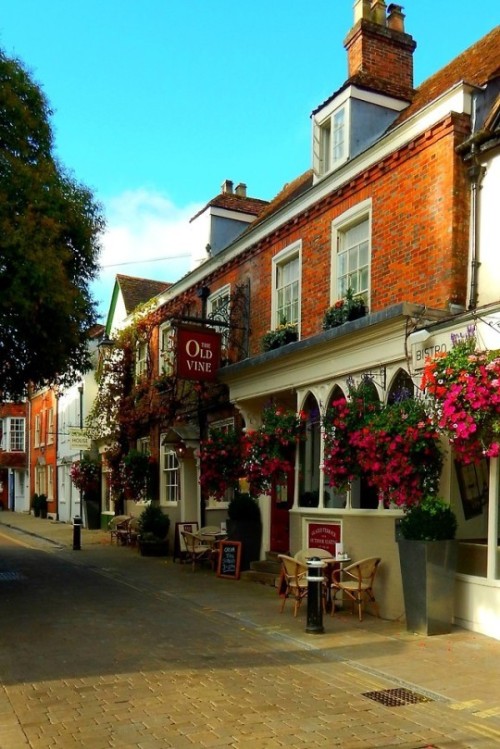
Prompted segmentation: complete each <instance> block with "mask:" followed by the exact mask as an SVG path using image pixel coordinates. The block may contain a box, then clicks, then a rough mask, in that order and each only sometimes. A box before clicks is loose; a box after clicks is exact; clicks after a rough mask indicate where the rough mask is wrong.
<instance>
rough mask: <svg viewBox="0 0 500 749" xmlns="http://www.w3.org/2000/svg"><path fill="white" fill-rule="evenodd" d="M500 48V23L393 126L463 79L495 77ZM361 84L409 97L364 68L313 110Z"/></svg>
mask: <svg viewBox="0 0 500 749" xmlns="http://www.w3.org/2000/svg"><path fill="white" fill-rule="evenodd" d="M499 48H500V26H496V27H495V28H494V29H492V30H491V31H490V32H489V34H487V35H486V36H484V37H483V38H482V39H480V40H479V41H478V42H476V43H475V44H473V45H472V46H471V47H469V48H468V49H466V50H465V51H464V52H462V53H461V54H460V55H458V57H456V58H455V59H454V60H452V61H451V62H450V63H448V65H445V67H444V68H441V70H438V72H437V73H435V74H434V75H432V76H431V77H430V78H427V80H425V81H424V82H423V83H422V84H421V85H420V86H419V87H418V88H417V89H415V91H414V96H413V97H412V100H411V103H410V105H409V106H408V107H407V108H406V109H404V110H403V111H402V112H401V114H400V115H399V116H398V117H397V119H396V120H395V122H393V124H392V125H391V128H390V129H392V128H394V127H395V126H396V125H398V124H399V123H401V122H404V121H405V120H407V119H408V118H409V117H411V116H412V115H414V114H415V113H416V112H418V111H419V110H420V109H423V107H425V106H426V105H427V104H430V103H431V102H432V101H434V99H436V98H437V97H438V96H441V95H442V94H444V93H445V91H448V89H450V88H451V87H452V86H453V85H455V84H456V83H459V82H460V81H465V82H466V83H471V84H473V85H476V86H482V85H483V84H484V83H486V81H488V80H489V79H490V78H492V77H493V76H494V75H495V73H498V71H499V69H500V59H499ZM351 85H353V86H358V87H359V88H364V89H368V90H370V91H378V92H380V91H383V92H384V93H386V94H389V95H391V96H395V97H396V98H399V99H403V100H405V99H407V96H406V95H404V94H403V93H402V91H400V90H398V89H397V88H396V87H395V88H394V89H393V90H392V91H391V90H389V87H388V85H387V82H385V83H381V82H379V81H378V79H377V78H376V77H374V76H370V75H367V74H366V73H363V71H360V72H358V73H356V75H354V76H352V77H351V78H349V79H348V80H347V81H346V82H345V83H344V84H343V85H342V86H341V87H340V88H339V89H337V90H336V91H335V92H334V93H333V94H332V95H331V96H329V97H328V98H327V99H325V101H323V102H322V103H321V104H319V105H318V106H317V107H316V108H315V109H314V110H313V111H312V113H311V116H313V115H315V114H316V113H317V112H319V111H320V110H321V109H323V107H324V106H326V105H327V104H328V103H329V102H331V101H332V100H333V99H334V98H335V97H336V96H338V94H340V93H341V91H343V90H344V89H345V88H347V87H348V86H351Z"/></svg>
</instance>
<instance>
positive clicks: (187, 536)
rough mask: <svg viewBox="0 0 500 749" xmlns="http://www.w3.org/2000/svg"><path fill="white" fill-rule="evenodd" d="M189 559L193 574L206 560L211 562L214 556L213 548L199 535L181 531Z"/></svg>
mask: <svg viewBox="0 0 500 749" xmlns="http://www.w3.org/2000/svg"><path fill="white" fill-rule="evenodd" d="M181 534H182V537H183V539H184V543H185V544H186V552H187V556H188V559H189V560H190V561H191V564H192V568H193V572H194V570H195V568H196V565H197V564H198V563H200V562H203V561H204V560H210V559H211V556H212V546H211V545H210V544H208V543H205V542H204V541H203V540H202V539H201V538H200V537H199V536H198V535H197V534H195V533H189V531H181Z"/></svg>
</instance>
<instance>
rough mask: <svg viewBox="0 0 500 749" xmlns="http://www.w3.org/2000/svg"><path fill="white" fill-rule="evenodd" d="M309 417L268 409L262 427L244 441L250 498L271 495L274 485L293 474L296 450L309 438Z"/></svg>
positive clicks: (301, 413)
mask: <svg viewBox="0 0 500 749" xmlns="http://www.w3.org/2000/svg"><path fill="white" fill-rule="evenodd" d="M305 421H306V415H305V414H304V413H303V412H300V413H296V412H295V411H292V410H290V409H284V408H282V407H280V406H275V405H271V406H267V407H266V408H264V411H263V414H262V426H261V427H260V428H259V429H257V430H256V431H254V432H248V433H247V434H245V437H244V464H243V468H244V474H245V476H246V478H247V481H248V484H249V491H250V494H252V495H253V496H256V495H259V494H270V493H271V488H272V485H273V483H276V482H279V481H282V480H284V479H285V477H286V476H287V475H288V474H289V473H290V471H292V470H293V467H294V460H295V447H296V445H297V442H298V441H299V440H300V439H302V438H303V437H304V435H305V429H304V426H305Z"/></svg>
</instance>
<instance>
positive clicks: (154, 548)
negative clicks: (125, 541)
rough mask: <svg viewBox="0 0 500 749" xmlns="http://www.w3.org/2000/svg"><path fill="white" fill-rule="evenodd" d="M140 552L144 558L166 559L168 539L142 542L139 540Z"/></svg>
mask: <svg viewBox="0 0 500 749" xmlns="http://www.w3.org/2000/svg"><path fill="white" fill-rule="evenodd" d="M137 543H138V545H139V551H140V552H141V556H143V557H166V556H168V548H169V547H168V539H166V540H164V541H141V539H139V540H138V542H137Z"/></svg>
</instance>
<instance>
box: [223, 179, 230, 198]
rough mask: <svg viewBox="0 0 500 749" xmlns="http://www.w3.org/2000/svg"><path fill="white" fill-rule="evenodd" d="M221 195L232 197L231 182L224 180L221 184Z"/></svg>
mask: <svg viewBox="0 0 500 749" xmlns="http://www.w3.org/2000/svg"><path fill="white" fill-rule="evenodd" d="M221 189H222V193H223V195H232V194H233V182H232V180H230V179H225V180H224V182H223V183H222V188H221Z"/></svg>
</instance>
